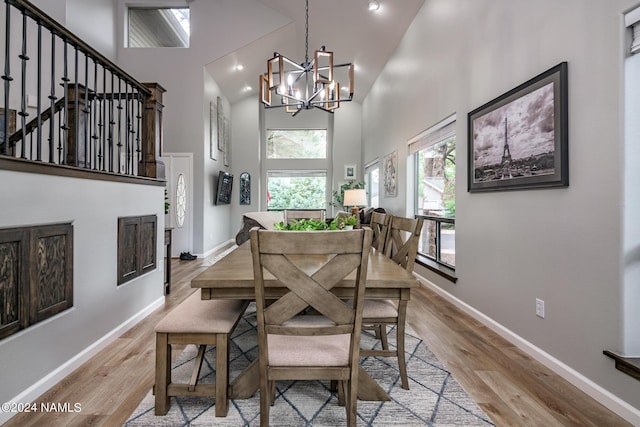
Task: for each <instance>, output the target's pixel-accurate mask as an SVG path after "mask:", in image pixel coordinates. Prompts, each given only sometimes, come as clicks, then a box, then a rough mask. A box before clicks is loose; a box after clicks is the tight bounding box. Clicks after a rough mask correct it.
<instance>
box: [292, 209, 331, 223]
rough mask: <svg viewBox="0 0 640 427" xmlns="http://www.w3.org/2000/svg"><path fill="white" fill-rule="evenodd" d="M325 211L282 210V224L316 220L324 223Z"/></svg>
mask: <svg viewBox="0 0 640 427" xmlns="http://www.w3.org/2000/svg"><path fill="white" fill-rule="evenodd" d="M324 218H325V211H324V209H308V210H302V209H285V210H284V223H285V224H286V225H289V224H291V223H292V222H293V221H298V220H301V219H316V220H318V221H324Z"/></svg>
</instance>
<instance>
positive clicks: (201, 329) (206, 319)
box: [155, 292, 247, 334]
mask: <svg viewBox="0 0 640 427" xmlns="http://www.w3.org/2000/svg"><path fill="white" fill-rule="evenodd" d="M246 305H247V304H246V302H245V301H243V300H203V299H201V297H200V292H194V293H193V294H192V295H191V296H190V297H188V298H187V299H186V300H184V301H183V302H182V303H180V305H178V307H176V308H175V309H173V310H172V311H171V312H170V313H169V314H167V315H166V316H165V317H164V319H162V320H161V321H160V322H158V324H157V325H156V327H155V331H156V332H160V333H169V334H176V333H194V334H223V333H224V334H228V333H230V332H231V331H232V330H233V326H234V325H235V324H236V322H237V321H238V318H239V317H240V316H242V313H244V310H245V308H246Z"/></svg>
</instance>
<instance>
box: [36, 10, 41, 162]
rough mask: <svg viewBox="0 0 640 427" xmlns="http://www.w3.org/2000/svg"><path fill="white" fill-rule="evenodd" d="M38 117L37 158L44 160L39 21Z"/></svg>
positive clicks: (39, 26) (39, 28) (39, 29)
mask: <svg viewBox="0 0 640 427" xmlns="http://www.w3.org/2000/svg"><path fill="white" fill-rule="evenodd" d="M37 80H38V82H37V87H38V95H37V99H38V100H37V103H38V105H37V106H36V115H37V116H36V117H37V118H38V138H37V140H36V151H37V154H36V160H38V161H42V23H41V22H40V21H38V77H37Z"/></svg>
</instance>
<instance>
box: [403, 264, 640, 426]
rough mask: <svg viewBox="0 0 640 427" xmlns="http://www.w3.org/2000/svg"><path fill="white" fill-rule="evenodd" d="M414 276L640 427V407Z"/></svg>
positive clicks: (424, 279) (440, 289) (462, 302)
mask: <svg viewBox="0 0 640 427" xmlns="http://www.w3.org/2000/svg"><path fill="white" fill-rule="evenodd" d="M414 274H415V273H414ZM415 275H416V276H417V277H418V278H419V279H420V281H421V282H422V284H423V285H425V286H426V287H428V288H429V289H431V290H432V291H434V292H436V293H437V294H438V295H440V296H442V297H443V298H445V299H446V300H447V301H449V302H450V303H452V304H453V305H455V306H456V307H458V308H460V309H461V310H462V311H464V312H465V313H467V314H469V315H470V316H472V317H473V318H474V319H476V320H478V321H479V322H481V323H482V324H483V325H485V326H487V327H488V328H490V329H491V330H493V331H494V332H496V333H497V334H498V335H500V336H501V337H503V338H504V339H506V340H508V341H509V342H511V343H512V344H514V345H515V346H516V347H518V348H519V349H520V350H522V351H524V352H525V353H527V354H528V355H529V356H531V357H533V358H534V359H536V360H537V361H538V362H540V363H542V364H543V365H544V366H546V367H547V368H549V369H551V370H552V371H553V372H555V373H556V374H558V375H560V376H561V377H562V378H564V379H565V380H567V381H569V382H570V383H571V384H573V385H574V386H576V387H578V388H579V389H580V390H582V391H584V392H585V393H587V394H588V395H589V396H591V397H592V398H593V399H595V400H596V401H597V402H599V403H601V404H602V405H604V406H605V407H606V408H608V409H609V410H611V411H612V412H614V413H616V414H617V415H619V416H620V417H622V418H624V419H625V420H627V421H628V422H630V423H631V424H633V425H635V426H640V410H639V409H638V408H635V407H634V406H632V405H630V404H629V403H627V402H625V401H624V400H622V399H620V398H619V397H617V396H616V395H614V394H613V393H611V392H610V391H608V390H606V389H605V388H603V387H602V386H600V385H598V384H596V383H595V382H593V381H592V380H590V379H589V378H587V377H585V376H584V375H582V374H581V373H579V372H578V371H576V370H575V369H573V368H571V367H570V366H568V365H566V364H565V363H563V362H561V361H560V360H558V359H556V358H555V357H553V356H552V355H550V354H549V353H547V352H545V351H543V350H542V349H540V348H539V347H536V346H535V345H533V344H531V343H530V342H529V341H527V340H525V339H524V338H522V337H521V336H519V335H517V334H515V333H514V332H513V331H511V330H510V329H507V328H505V327H504V326H503V325H501V324H499V323H498V322H496V321H495V320H493V319H491V318H490V317H488V316H486V315H485V314H484V313H482V312H480V311H478V310H476V309H475V308H473V307H471V306H470V305H469V304H467V303H465V302H464V301H462V300H460V299H458V298H456V297H455V296H453V295H451V294H450V293H448V292H446V291H445V290H443V289H442V288H439V287H438V286H436V285H435V284H433V283H432V282H431V281H429V280H428V279H426V278H425V277H423V276H420V275H419V274H415Z"/></svg>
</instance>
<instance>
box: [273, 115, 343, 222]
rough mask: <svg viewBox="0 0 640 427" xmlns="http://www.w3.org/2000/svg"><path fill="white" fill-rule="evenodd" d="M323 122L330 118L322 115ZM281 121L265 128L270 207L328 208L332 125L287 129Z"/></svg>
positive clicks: (311, 125)
mask: <svg viewBox="0 0 640 427" xmlns="http://www.w3.org/2000/svg"><path fill="white" fill-rule="evenodd" d="M321 119H323V120H322V121H324V120H326V117H325V116H321ZM274 122H278V124H276V125H275V126H273V127H272V128H269V127H267V128H266V129H265V136H264V145H263V146H262V148H261V149H262V155H263V156H264V157H263V159H264V161H263V162H262V165H261V167H262V168H263V172H262V173H263V174H264V175H263V176H264V177H265V178H264V179H265V182H266V188H265V192H264V193H263V194H264V196H266V200H265V202H266V206H267V210H282V209H327V206H328V201H329V195H330V193H331V179H330V177H331V173H332V168H331V148H330V145H331V141H330V137H329V131H328V129H327V128H328V127H329V124H328V123H327V127H324V126H323V125H324V123H323V125H320V126H317V125H316V124H315V123H316V122H318V124H320V123H321V120H310V121H309V122H308V123H307V126H308V127H305V128H298V129H287V128H286V127H285V126H280V125H279V123H280V121H278V118H276V119H274Z"/></svg>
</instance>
